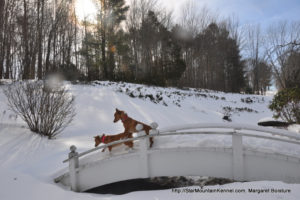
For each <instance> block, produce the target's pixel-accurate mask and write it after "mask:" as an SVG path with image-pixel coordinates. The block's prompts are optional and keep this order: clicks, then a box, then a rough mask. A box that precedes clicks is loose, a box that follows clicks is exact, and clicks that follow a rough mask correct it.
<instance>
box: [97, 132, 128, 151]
mask: <svg viewBox="0 0 300 200" xmlns="http://www.w3.org/2000/svg"><path fill="white" fill-rule="evenodd" d="M126 138H131V137H128V135H127V134H125V133H120V134H117V135H105V134H103V135H102V136H101V137H100V136H99V135H98V136H95V137H94V139H95V147H97V146H98V145H99V144H101V143H103V144H108V143H111V142H115V141H118V140H121V139H126ZM121 144H125V145H127V146H128V147H130V148H132V147H133V142H132V141H129V142H124V143H119V144H114V145H112V146H109V147H108V150H109V152H111V150H112V148H113V147H115V146H118V145H121ZM104 151H105V148H104V149H103V150H102V152H104Z"/></svg>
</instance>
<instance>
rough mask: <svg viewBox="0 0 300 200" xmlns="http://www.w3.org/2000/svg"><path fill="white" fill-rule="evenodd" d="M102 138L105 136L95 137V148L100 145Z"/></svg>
mask: <svg viewBox="0 0 300 200" xmlns="http://www.w3.org/2000/svg"><path fill="white" fill-rule="evenodd" d="M103 137H105V134H103V135H102V136H101V137H100V136H99V135H97V136H95V137H94V139H95V147H97V146H98V145H99V144H101V143H102V140H103Z"/></svg>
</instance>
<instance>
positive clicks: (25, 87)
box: [4, 81, 75, 139]
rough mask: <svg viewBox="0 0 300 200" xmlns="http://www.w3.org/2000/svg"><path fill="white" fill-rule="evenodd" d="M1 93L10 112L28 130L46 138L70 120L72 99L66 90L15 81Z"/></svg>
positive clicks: (38, 83) (72, 106) (42, 82)
mask: <svg viewBox="0 0 300 200" xmlns="http://www.w3.org/2000/svg"><path fill="white" fill-rule="evenodd" d="M4 94H5V96H6V97H7V100H8V106H9V107H10V109H11V110H12V111H13V112H15V113H16V114H17V115H19V116H20V117H21V118H22V119H23V120H24V121H25V122H26V123H27V125H28V126H29V128H30V130H31V131H33V132H35V133H38V134H40V135H43V136H47V137H48V138H49V139H51V138H53V137H54V136H56V135H57V134H59V133H61V131H62V130H63V129H64V128H65V127H66V126H67V125H68V124H69V123H71V121H72V120H73V118H74V116H75V109H74V105H73V104H74V97H73V96H72V95H70V94H69V93H68V92H67V90H66V89H65V88H64V87H62V86H58V85H55V87H53V86H51V85H49V84H47V83H46V82H45V81H35V82H18V83H14V84H11V85H9V86H7V87H6V88H5V89H4Z"/></svg>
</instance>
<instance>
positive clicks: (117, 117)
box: [114, 108, 127, 123]
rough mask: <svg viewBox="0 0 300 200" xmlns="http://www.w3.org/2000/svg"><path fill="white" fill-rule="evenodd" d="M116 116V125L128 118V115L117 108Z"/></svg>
mask: <svg viewBox="0 0 300 200" xmlns="http://www.w3.org/2000/svg"><path fill="white" fill-rule="evenodd" d="M114 116H115V118H114V123H116V122H118V121H119V120H121V119H124V117H125V116H127V114H126V113H125V112H124V111H122V110H118V108H116V112H115V114H114Z"/></svg>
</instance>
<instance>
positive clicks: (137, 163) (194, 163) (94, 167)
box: [55, 123, 300, 192]
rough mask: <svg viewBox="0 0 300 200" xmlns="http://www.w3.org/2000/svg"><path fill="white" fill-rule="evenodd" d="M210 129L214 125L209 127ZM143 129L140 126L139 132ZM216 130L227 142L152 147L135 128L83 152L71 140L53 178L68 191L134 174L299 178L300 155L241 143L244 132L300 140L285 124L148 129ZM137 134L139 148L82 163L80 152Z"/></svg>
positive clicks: (157, 135)
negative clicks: (64, 166)
mask: <svg viewBox="0 0 300 200" xmlns="http://www.w3.org/2000/svg"><path fill="white" fill-rule="evenodd" d="M212 130H213V131H212ZM140 133H142V132H140ZM192 134H197V135H199V137H201V134H216V135H229V136H232V147H230V148H228V147H227V148H225V147H218V148H215V147H214V148H213V147H201V146H197V147H181V148H162V147H160V148H155V147H153V148H151V149H149V148H148V147H149V144H148V138H149V136H146V135H144V134H142V135H141V134H139V135H141V136H138V137H136V138H131V139H126V140H122V141H117V142H113V143H110V144H107V145H103V146H100V147H97V148H94V149H91V150H89V151H86V152H83V153H80V154H79V153H77V152H76V147H75V146H72V147H71V148H70V149H71V152H70V153H69V158H68V159H67V160H65V161H64V162H68V163H69V172H67V173H65V174H63V175H61V176H60V177H58V178H56V179H55V182H60V183H62V184H64V185H66V186H70V187H71V189H72V190H73V191H77V192H83V191H87V190H89V189H92V188H96V187H99V186H102V185H106V184H110V183H114V182H119V181H124V180H131V179H139V178H150V177H161V176H211V177H220V178H228V179H233V180H236V181H259V180H270V181H284V182H287V183H300V155H299V157H295V156H288V155H284V154H280V153H266V152H263V151H259V150H249V149H246V148H245V147H244V146H243V138H245V137H252V138H256V139H257V140H260V139H267V140H272V141H280V142H286V143H290V144H296V145H300V135H299V134H296V133H292V132H289V131H285V130H279V129H273V128H265V127H259V126H249V125H236V124H235V125H234V124H217V123H213V124H192V125H186V126H178V127H172V128H166V129H161V130H157V129H156V127H154V129H153V130H152V131H151V133H150V135H151V136H152V137H153V136H154V137H155V138H156V140H159V138H160V137H166V136H173V135H192ZM130 140H132V141H133V140H138V141H139V148H138V149H137V150H136V151H131V152H130V151H129V152H128V153H125V154H122V155H114V154H112V155H111V156H110V157H108V158H105V159H102V160H97V161H94V162H92V163H88V164H81V163H80V160H81V159H82V157H85V156H87V155H88V154H90V153H93V152H95V151H99V150H100V149H103V148H105V147H107V146H110V145H113V144H116V143H122V142H124V141H130Z"/></svg>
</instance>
